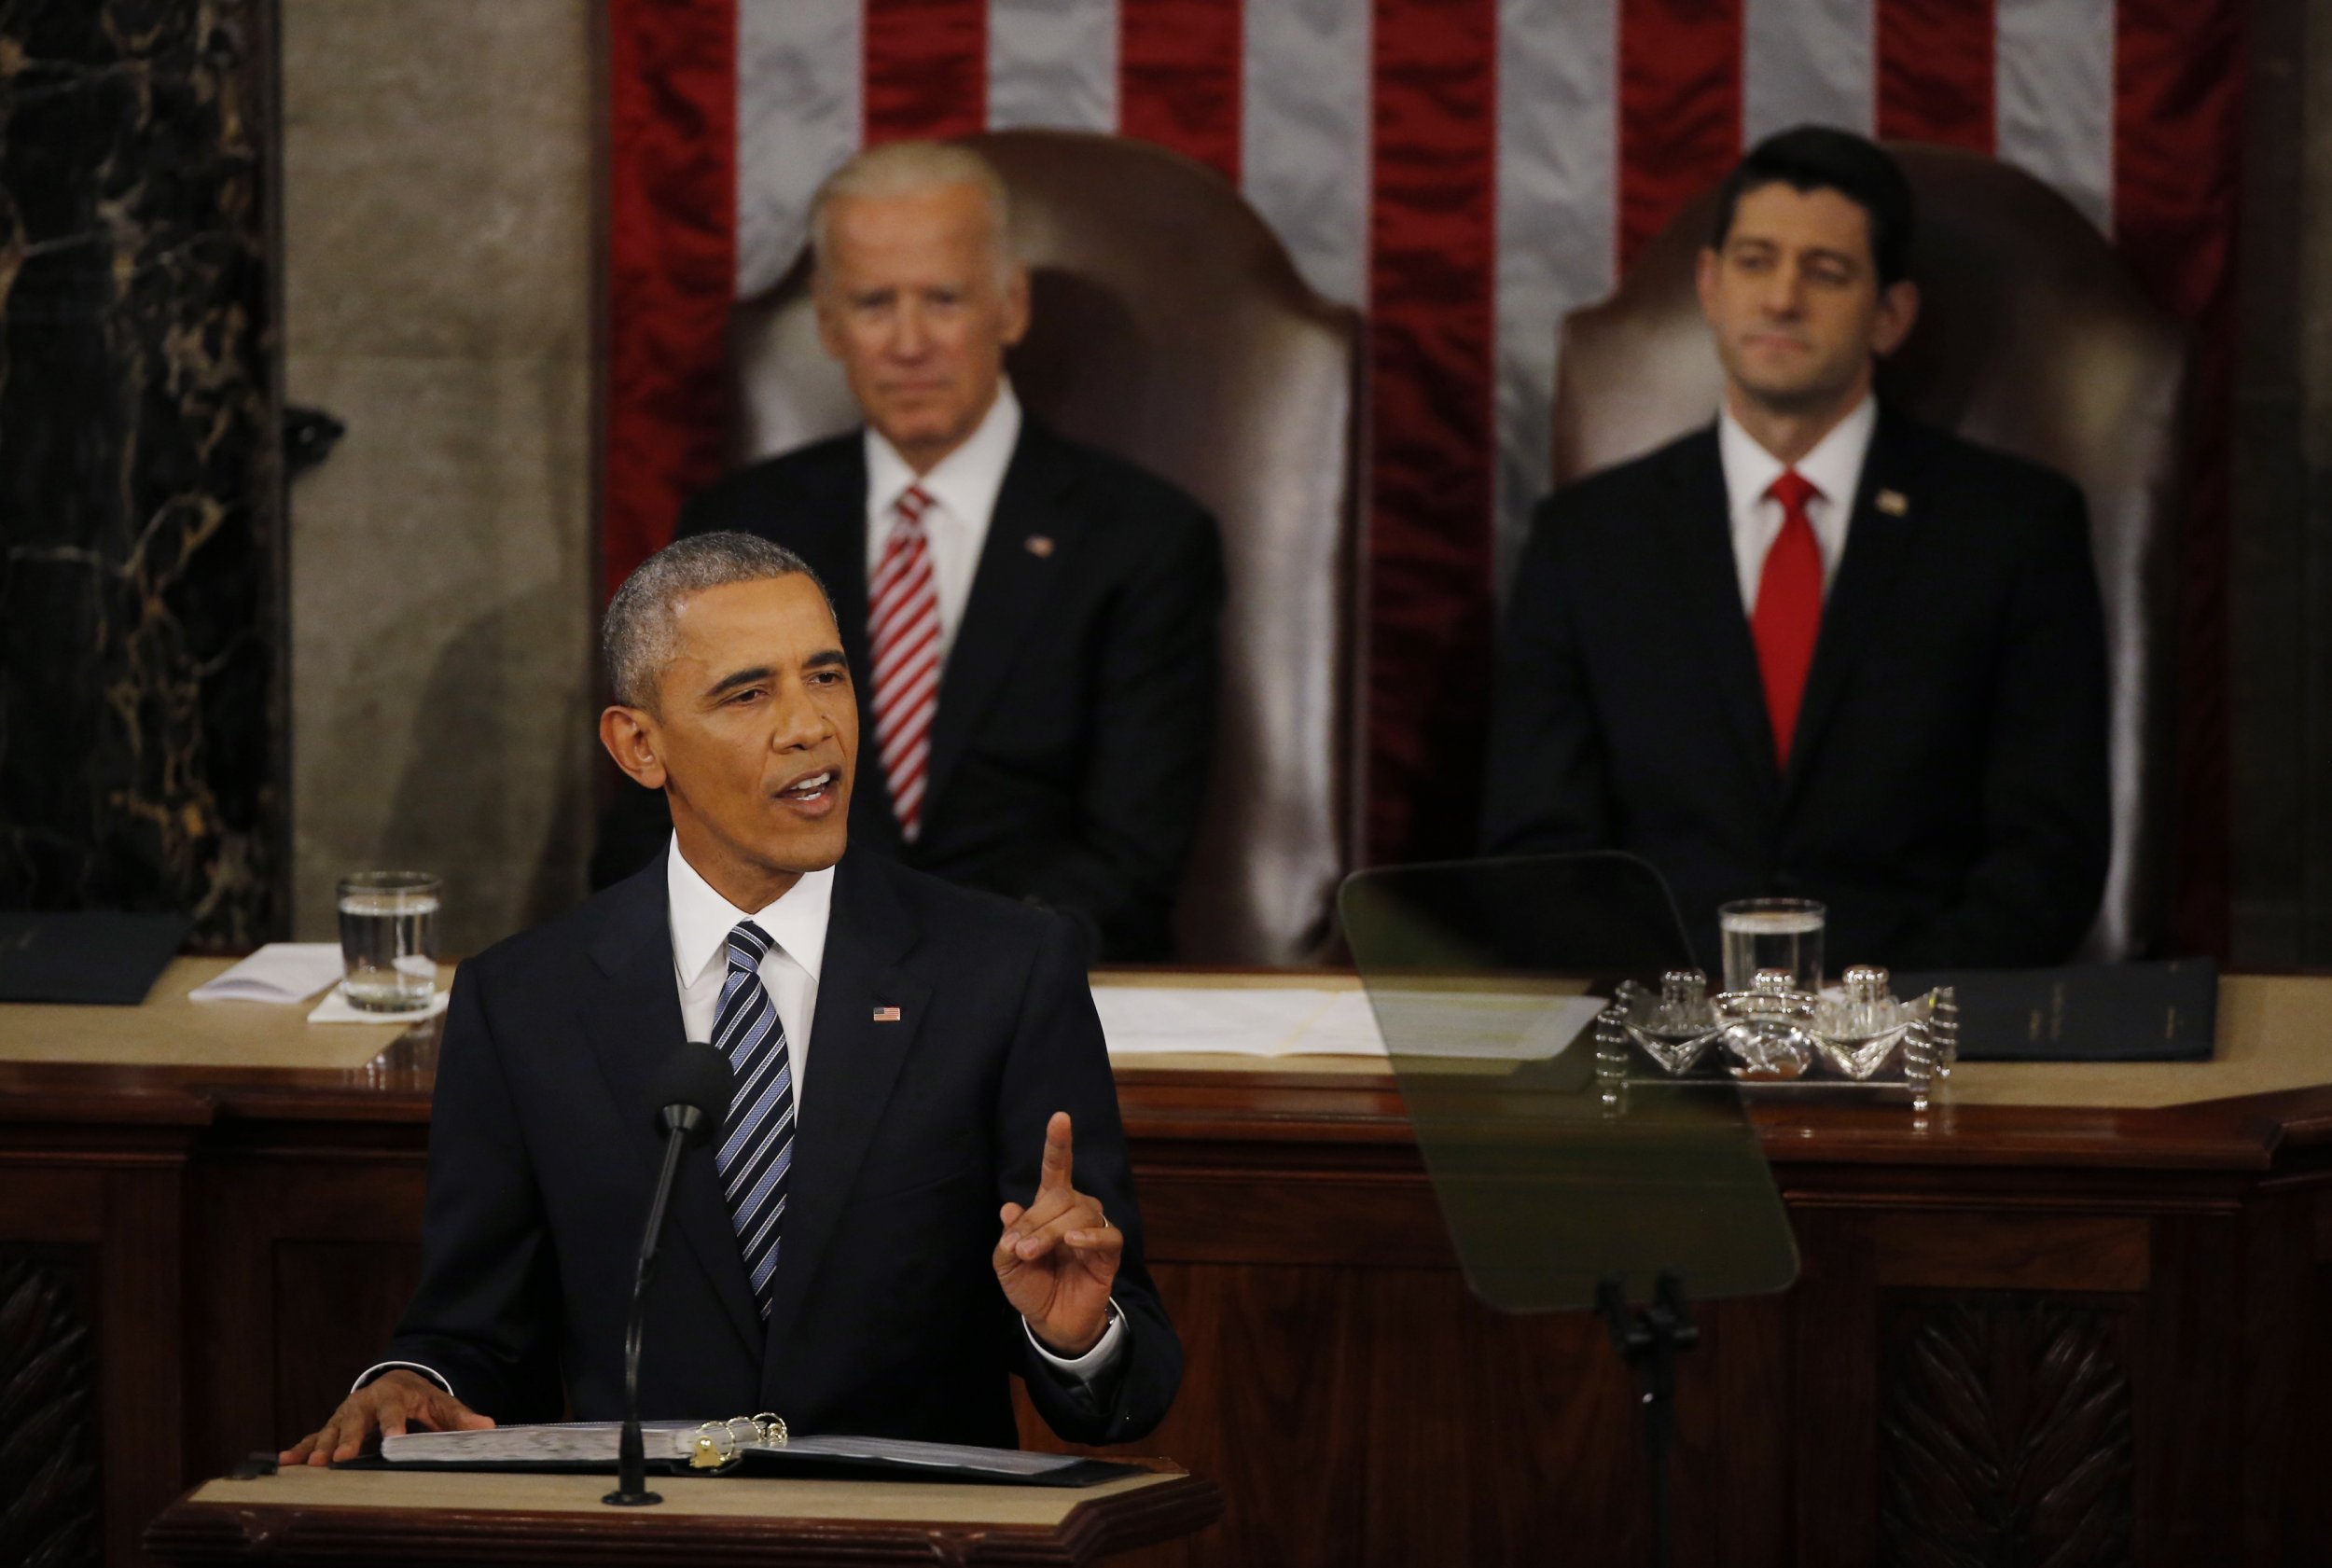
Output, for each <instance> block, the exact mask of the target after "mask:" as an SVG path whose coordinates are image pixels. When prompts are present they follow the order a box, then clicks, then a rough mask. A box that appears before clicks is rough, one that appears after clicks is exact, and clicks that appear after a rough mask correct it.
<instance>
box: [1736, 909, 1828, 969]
mask: <svg viewBox="0 0 2332 1568" xmlns="http://www.w3.org/2000/svg"><path fill="white" fill-rule="evenodd" d="M1825 912H1826V911H1825V910H1824V909H1823V907H1822V905H1821V903H1820V901H1819V900H1816V899H1812V898H1736V899H1734V900H1733V901H1732V902H1731V903H1729V904H1720V905H1718V906H1717V909H1716V923H1717V927H1718V929H1719V930H1720V931H1721V932H1722V933H1723V934H1724V938H1725V989H1726V990H1727V991H1749V990H1751V989H1753V988H1754V987H1755V986H1756V978H1757V971H1758V970H1760V969H1786V970H1788V971H1789V974H1790V980H1791V984H1792V985H1793V986H1794V987H1795V989H1797V990H1798V991H1806V992H1818V991H1820V990H1821V989H1822V921H1823V916H1824V914H1825Z"/></svg>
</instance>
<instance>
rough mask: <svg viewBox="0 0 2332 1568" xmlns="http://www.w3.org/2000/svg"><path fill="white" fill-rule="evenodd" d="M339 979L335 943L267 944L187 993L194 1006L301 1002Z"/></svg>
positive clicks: (338, 957) (338, 959) (337, 950)
mask: <svg viewBox="0 0 2332 1568" xmlns="http://www.w3.org/2000/svg"><path fill="white" fill-rule="evenodd" d="M339 980H340V944H339V943H338V942H270V943H269V944H268V945H267V946H265V947H263V948H261V949H260V950H259V951H257V952H255V953H253V954H252V955H251V956H250V957H249V958H246V959H244V960H243V962H242V963H241V964H236V965H235V966H234V967H233V968H231V969H229V970H228V971H227V972H226V973H225V974H223V975H220V976H218V977H217V978H215V979H211V980H209V981H206V982H205V983H203V984H201V985H199V986H196V987H195V988H194V989H193V990H192V991H189V992H187V997H188V998H189V999H191V1000H193V1001H196V1002H271V1003H274V1004H276V1005H277V1006H289V1005H290V1004H292V1003H294V1002H304V1001H306V1000H307V999H308V998H309V997H311V996H313V995H314V994H315V993H316V992H319V991H322V990H323V989H325V987H326V986H329V985H333V984H336V983H338V981H339Z"/></svg>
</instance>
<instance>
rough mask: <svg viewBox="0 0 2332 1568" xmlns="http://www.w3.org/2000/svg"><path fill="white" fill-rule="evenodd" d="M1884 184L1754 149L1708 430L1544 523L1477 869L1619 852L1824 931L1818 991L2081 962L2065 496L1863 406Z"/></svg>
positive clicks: (2092, 788) (1519, 587)
mask: <svg viewBox="0 0 2332 1568" xmlns="http://www.w3.org/2000/svg"><path fill="white" fill-rule="evenodd" d="M1911 218H1912V214H1911V195H1910V190H1909V185H1908V184H1907V182H1906V181H1905V180H1904V179H1903V176H1902V174H1901V173H1900V171H1898V170H1897V169H1896V168H1895V164H1894V161H1893V160H1891V159H1889V158H1888V157H1887V156H1886V154H1885V153H1884V152H1883V151H1881V149H1880V148H1878V147H1877V146H1873V145H1872V144H1871V143H1869V142H1867V141H1866V140H1864V139H1863V138H1861V137H1859V136H1853V135H1850V134H1848V133H1847V132H1838V131H1829V130H1822V129H1813V128H1801V129H1799V130H1796V131H1790V132H1783V133H1781V134H1779V135H1777V136H1774V137H1771V138H1769V139H1768V140H1767V141H1765V142H1763V143H1761V144H1759V145H1758V146H1756V148H1754V149H1752V150H1751V152H1750V153H1749V155H1748V156H1747V158H1745V159H1744V160H1742V165H1741V167H1740V168H1739V169H1738V170H1736V171H1735V172H1734V173H1733V174H1732V176H1731V177H1730V179H1729V180H1728V185H1727V187H1726V189H1725V191H1724V192H1723V196H1722V200H1721V201H1720V207H1719V216H1718V220H1717V227H1716V230H1715V233H1714V236H1713V237H1712V239H1711V242H1710V243H1709V245H1708V246H1707V248H1706V249H1704V250H1703V251H1702V252H1701V255H1700V276H1699V286H1700V301H1701V306H1702V309H1703V312H1705V314H1706V315H1707V317H1708V321H1709V324H1710V326H1711V329H1712V330H1713V332H1714V335H1715V340H1716V347H1717V352H1718V354H1719V356H1720V358H1721V359H1722V360H1723V363H1724V367H1725V399H1724V406H1723V408H1722V409H1721V410H1720V412H1719V414H1718V418H1717V422H1716V423H1715V424H1714V425H1713V426H1710V427H1708V428H1705V429H1702V430H1700V431H1699V432H1696V433H1695V434H1693V435H1690V436H1687V437H1685V438H1683V439H1682V440H1679V441H1677V442H1675V443H1673V445H1670V446H1668V447H1665V448H1662V449H1661V450H1659V451H1655V452H1653V453H1651V454H1650V455H1648V456H1646V457H1643V458H1639V459H1637V460H1635V461H1633V462H1631V463H1628V464H1624V465H1620V466H1618V467H1615V468H1612V469H1609V470H1606V471H1604V472H1603V473H1600V474H1596V475H1592V476H1590V477H1589V478H1587V479H1583V480H1581V481H1579V482H1578V483H1576V484H1575V485H1572V486H1569V487H1567V488H1565V489H1563V490H1562V491H1560V492H1558V493H1556V494H1554V495H1553V496H1551V497H1549V498H1548V500H1547V501H1545V502H1544V503H1542V504H1541V506H1540V507H1539V510H1538V513H1537V516H1536V518H1535V519H1534V524H1533V528H1532V533H1531V538H1530V542H1529V545H1528V547H1527V548H1526V549H1525V552H1524V555H1523V558H1522V561H1521V563H1520V569H1519V571H1518V573H1517V576H1516V578H1515V583H1514V589H1513V598H1512V603H1511V604H1510V607H1509V610H1508V614H1507V618H1506V629H1505V633H1504V645H1503V648H1502V652H1501V656H1500V659H1499V665H1498V671H1497V682H1496V694H1495V701H1494V717H1493V720H1492V741H1491V756H1490V766H1489V783H1488V793H1487V798H1486V802H1485V812H1484V847H1485V848H1486V849H1487V850H1488V851H1489V852H1490V853H1523V852H1530V851H1545V850H1569V849H1584V848H1617V849H1625V850H1630V851H1632V852H1634V853H1638V854H1640V855H1642V856H1643V857H1644V858H1645V859H1646V860H1648V861H1650V862H1651V863H1652V864H1653V865H1654V866H1656V867H1659V870H1660V871H1661V872H1662V873H1663V874H1664V875H1665V876H1666V877H1667V878H1668V880H1669V881H1670V883H1671V885H1672V886H1673V889H1674V891H1675V893H1676V895H1677V901H1678V903H1679V905H1680V906H1681V908H1682V911H1683V913H1684V914H1685V916H1686V918H1687V923H1688V924H1689V925H1690V927H1691V928H1692V930H1693V933H1694V935H1695V940H1696V943H1697V944H1698V945H1699V946H1700V950H1701V956H1702V959H1703V962H1704V963H1709V964H1712V965H1713V964H1714V960H1715V957H1716V954H1717V947H1716V923H1715V913H1716V907H1717V905H1718V904H1719V903H1721V902H1724V901H1726V900H1728V899H1734V898H1742V897H1748V896H1755V895H1798V896H1809V897H1813V898H1818V899H1820V900H1822V901H1823V902H1824V903H1825V905H1826V906H1827V907H1828V921H1829V930H1828V934H1827V937H1826V941H1825V948H1826V952H1827V956H1828V958H1829V960H1830V963H1831V965H1832V967H1833V968H1836V967H1837V966H1839V965H1841V964H1862V963H1870V964H1890V965H1895V966H1899V967H1911V966H1927V965H1950V964H1964V965H2014V964H2048V963H2055V962H2060V961H2062V960H2064V959H2066V958H2068V957H2069V956H2071V955H2072V953H2073V951H2074V950H2075V947H2076V946H2077V945H2078V944H2079V942H2080V940H2081V937H2082V935H2083V933H2084V932H2085V931H2086V929H2087V928H2088V926H2089V922H2090V921H2091V919H2092V918H2093V917H2094V915H2095V912H2096V909H2097V904H2098V900H2099V897H2100V895H2101V894H2102V892H2103V885H2104V877H2105V867H2106V854H2107V842H2108V840H2107V817H2106V811H2107V807H2106V800H2107V784H2106V763H2105V756H2106V719H2107V707H2106V704H2107V695H2106V693H2107V687H2106V676H2105V652H2104V631H2103V614H2102V611H2101V608H2100V604H2099V598H2098V590H2097V582H2096V575H2095V572H2094V570H2093V568H2092V565H2091V562H2090V555H2089V528H2088V521H2087V516H2086V511H2085V508H2084V506H2083V503H2082V499H2081V494H2080V492H2079V491H2078V490H2076V489H2075V487H2074V485H2073V484H2072V483H2071V482H2070V481H2068V480H2067V479H2064V478H2063V477H2062V476H2061V475H2058V474H2055V473H2052V472H2050V471H2048V470H2046V469H2043V468H2040V467H2037V466H2035V465H2032V464H2029V463H2025V462H2022V461H2020V460H2019V459H2016V458H2012V457H2009V456H2006V455H2005V454H2003V453H2000V452H1996V451H1988V450H1986V449H1983V448H1980V447H1977V446H1973V445H1971V444H1969V443H1967V442H1965V441H1962V440H1959V439H1956V438H1955V437H1950V436H1949V435H1946V434H1944V433H1942V432H1940V431H1937V430H1934V429H1930V428H1927V427H1924V426H1923V425H1920V424H1919V423H1915V422H1914V421H1912V420H1910V419H1909V418H1908V417H1906V416H1904V415H1902V414H1901V413H1899V412H1897V411H1895V410H1894V409H1888V408H1884V407H1882V406H1881V405H1880V404H1878V403H1877V402H1876V401H1875V400H1874V398H1873V395H1872V392H1871V382H1872V373H1873V368H1874V364H1875V361H1876V360H1877V359H1878V358H1879V357H1880V356H1881V355H1884V354H1887V353H1889V352H1891V351H1892V350H1893V349H1894V348H1895V346H1896V345H1898V344H1899V343H1901V342H1902V340H1903V339H1904V338H1905V336H1906V335H1907V334H1909V331H1910V329H1911V325H1912V322H1913V320H1914V318H1915V316H1916V314H1917V311H1918V294H1917V291H1916V287H1915V285H1914V284H1911V283H1910V282H1909V279H1908V278H1907V277H1906V276H1905V260H1906V255H1907V252H1908V248H1909V236H1910V226H1911Z"/></svg>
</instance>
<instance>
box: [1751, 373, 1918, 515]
mask: <svg viewBox="0 0 2332 1568" xmlns="http://www.w3.org/2000/svg"><path fill="white" fill-rule="evenodd" d="M1878 425H1879V400H1878V399H1877V398H1876V397H1873V396H1872V395H1869V394H1868V393H1865V394H1864V395H1863V400H1862V401H1861V402H1859V403H1857V404H1855V405H1854V407H1853V411H1852V412H1850V413H1849V414H1848V415H1847V416H1846V417H1845V418H1844V419H1842V420H1840V421H1839V422H1838V423H1837V424H1835V425H1833V426H1831V428H1830V433H1829V434H1828V435H1826V436H1825V437H1822V439H1821V440H1819V441H1817V442H1815V443H1814V449H1813V451H1810V452H1808V453H1807V454H1806V455H1805V456H1804V457H1802V458H1800V459H1799V460H1798V462H1797V464H1795V465H1794V466H1795V467H1796V468H1797V470H1798V473H1800V474H1802V475H1804V476H1805V477H1806V478H1807V479H1811V480H1812V481H1813V487H1814V488H1815V489H1816V490H1818V491H1820V492H1821V493H1822V498H1823V499H1824V500H1825V501H1826V502H1828V503H1829V504H1830V506H1834V507H1836V508H1838V510H1837V514H1836V515H1837V516H1839V517H1840V518H1843V517H1845V516H1847V515H1848V514H1849V513H1851V512H1852V511H1853V506H1854V490H1855V487H1856V486H1858V485H1860V484H1861V483H1862V477H1863V459H1864V458H1865V457H1866V456H1867V455H1868V454H1869V451H1870V437H1871V433H1872V432H1873V431H1874V430H1876V429H1877V428H1878ZM1716 451H1717V455H1718V456H1719V457H1720V458H1721V459H1722V460H1723V461H1724V465H1725V495H1726V499H1727V501H1728V503H1729V504H1730V506H1731V509H1732V512H1733V515H1734V516H1735V517H1739V516H1740V515H1741V514H1742V511H1743V510H1745V509H1746V508H1748V507H1750V506H1755V505H1756V503H1758V502H1759V501H1761V500H1763V499H1764V498H1765V493H1766V492H1767V491H1768V490H1770V489H1771V488H1772V486H1773V481H1774V480H1775V479H1780V478H1781V477H1782V470H1783V469H1784V468H1785V467H1790V466H1793V465H1789V464H1785V463H1784V462H1783V461H1782V460H1781V459H1780V458H1778V457H1775V456H1774V455H1773V454H1772V453H1771V452H1770V451H1766V450H1765V449H1764V448H1763V447H1761V446H1759V445H1758V444H1757V438H1756V437H1755V436H1752V435H1750V434H1749V432H1748V431H1747V430H1745V429H1743V428H1742V423H1741V421H1739V420H1737V419H1735V418H1734V417H1733V410H1732V409H1731V408H1730V407H1729V406H1728V407H1726V408H1724V409H1722V410H1721V411H1720V412H1719V413H1718V414H1717V418H1716Z"/></svg>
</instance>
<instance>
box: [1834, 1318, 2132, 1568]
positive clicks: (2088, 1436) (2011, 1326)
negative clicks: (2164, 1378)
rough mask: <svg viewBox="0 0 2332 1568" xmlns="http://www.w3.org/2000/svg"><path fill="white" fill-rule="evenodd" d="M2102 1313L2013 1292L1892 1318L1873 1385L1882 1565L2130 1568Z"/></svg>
mask: <svg viewBox="0 0 2332 1568" xmlns="http://www.w3.org/2000/svg"><path fill="white" fill-rule="evenodd" d="M2117 1315H2118V1314H2117V1311H2115V1310H2114V1309H2112V1308H2110V1307H2099V1306H2086V1305H2075V1304H2069V1303H2066V1302H2063V1301H2059V1300H2051V1299H2049V1298H2047V1297H2040V1296H2035V1295H2031V1294H2027V1293H2012V1292H1987V1293H1978V1294H1970V1295H1964V1296H1960V1297H1954V1298H1952V1299H1950V1300H1943V1301H1921V1302H1914V1303H1909V1304H1906V1305H1904V1306H1902V1307H1900V1308H1898V1309H1897V1310H1896V1311H1895V1314H1894V1315H1893V1319H1892V1322H1891V1325H1890V1327H1891V1332H1890V1334H1889V1335H1888V1339H1889V1346H1888V1350H1887V1353H1886V1360H1885V1366H1884V1370H1883V1372H1882V1374H1881V1375H1882V1379H1883V1381H1882V1383H1881V1389H1880V1455H1879V1464H1880V1489H1879V1537H1880V1551H1879V1561H1881V1562H1882V1563H1889V1564H1902V1565H1904V1568H2106V1565H2108V1564H2123V1563H2127V1562H2130V1561H2131V1560H2132V1559H2131V1525H2132V1522H2133V1517H2134V1511H2135V1484H2134V1483H2135V1451H2134V1445H2133V1441H2132V1437H2131V1422H2130V1381H2129V1378H2128V1375H2127V1373H2126V1372H2125V1370H2124V1368H2123V1366H2122V1363H2121V1359H2120V1356H2119V1354H2118V1353H2117V1350H2116V1347H2115V1344H2114V1322H2115V1319H2116V1317H2117Z"/></svg>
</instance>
